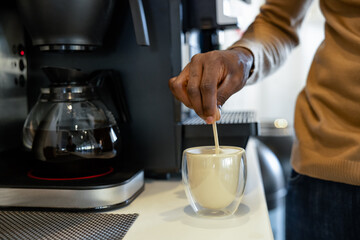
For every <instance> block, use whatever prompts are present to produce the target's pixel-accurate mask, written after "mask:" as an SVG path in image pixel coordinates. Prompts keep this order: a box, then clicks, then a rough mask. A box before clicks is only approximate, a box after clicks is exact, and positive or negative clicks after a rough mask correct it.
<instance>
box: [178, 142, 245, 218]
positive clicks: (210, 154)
mask: <svg viewBox="0 0 360 240" xmlns="http://www.w3.org/2000/svg"><path fill="white" fill-rule="evenodd" d="M246 171H247V170H246V155H245V150H244V149H243V148H240V147H231V146H221V147H220V149H219V151H218V152H216V150H215V147H214V146H202V147H194V148H188V149H186V150H185V151H184V152H183V159H182V179H183V183H184V186H185V192H186V196H187V198H188V200H189V202H190V205H191V207H192V209H193V210H194V211H195V213H196V214H197V215H199V216H206V217H222V216H223V217H224V216H229V215H232V214H234V213H235V212H236V210H237V209H238V207H239V205H240V202H241V199H242V197H243V195H244V190H245V185H246V174H247V173H246Z"/></svg>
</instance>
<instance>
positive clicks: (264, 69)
mask: <svg viewBox="0 0 360 240" xmlns="http://www.w3.org/2000/svg"><path fill="white" fill-rule="evenodd" d="M311 3H312V0H267V1H266V3H265V4H264V5H262V6H261V8H260V13H259V14H258V16H257V17H256V18H255V20H254V22H253V23H252V24H251V25H250V26H249V28H248V29H247V30H246V31H245V33H244V35H243V37H242V38H241V39H240V40H239V41H237V42H235V43H234V44H233V45H232V46H230V47H229V49H233V48H237V47H244V48H247V49H249V50H250V51H251V52H252V54H253V56H254V65H253V72H252V74H251V76H250V78H249V79H248V81H247V84H252V83H255V82H256V81H257V80H260V79H262V78H264V77H266V76H268V75H269V74H270V73H272V72H274V71H275V70H276V69H277V68H278V67H279V66H281V65H282V63H283V62H284V61H285V59H286V57H287V56H288V54H289V53H290V52H291V50H292V49H293V48H295V47H296V46H297V45H298V44H299V30H300V26H301V23H302V22H303V20H304V17H305V14H306V11H307V9H308V8H309V6H310V5H311Z"/></svg>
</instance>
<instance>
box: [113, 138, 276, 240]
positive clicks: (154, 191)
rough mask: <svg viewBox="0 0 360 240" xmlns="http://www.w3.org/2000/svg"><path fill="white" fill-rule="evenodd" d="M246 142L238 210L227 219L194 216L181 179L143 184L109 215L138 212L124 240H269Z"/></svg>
mask: <svg viewBox="0 0 360 240" xmlns="http://www.w3.org/2000/svg"><path fill="white" fill-rule="evenodd" d="M254 144H255V143H254V142H253V141H251V140H249V142H248V145H247V149H246V153H247V164H248V180H247V185H246V188H245V194H244V197H243V199H242V202H241V204H240V206H239V209H238V211H237V212H236V213H235V214H234V215H233V216H231V217H229V218H225V219H224V218H223V219H214V218H201V217H197V216H196V215H195V213H194V212H193V210H192V208H191V207H190V205H189V203H188V201H187V198H186V195H185V190H184V187H183V185H182V182H181V179H172V180H149V179H147V180H146V181H145V190H144V192H142V193H141V194H140V195H139V196H138V197H137V198H136V199H135V200H134V201H133V202H132V203H131V204H130V205H129V206H126V207H124V208H121V209H118V210H115V211H112V212H110V213H124V214H126V213H138V214H139V216H138V218H137V219H136V221H135V222H134V224H133V225H132V226H131V227H130V229H129V231H128V233H127V234H126V235H125V238H124V240H138V239H139V240H140V239H141V240H143V239H154V240H165V239H166V240H168V239H171V240H176V239H179V240H187V239H196V240H201V239H206V240H212V239H221V240H223V239H226V240H231V239H266V240H267V239H273V234H272V230H271V225H270V220H269V215H268V210H267V207H266V201H265V195H264V190H263V185H262V180H261V174H260V168H259V163H258V159H257V155H256V151H255V148H254Z"/></svg>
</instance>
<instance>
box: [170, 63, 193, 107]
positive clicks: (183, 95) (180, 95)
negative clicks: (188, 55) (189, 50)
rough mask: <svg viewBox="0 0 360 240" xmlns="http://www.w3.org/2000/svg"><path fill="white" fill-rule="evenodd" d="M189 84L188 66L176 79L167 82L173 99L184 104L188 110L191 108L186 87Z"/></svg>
mask: <svg viewBox="0 0 360 240" xmlns="http://www.w3.org/2000/svg"><path fill="white" fill-rule="evenodd" d="M188 82H189V64H188V65H186V66H185V68H184V69H183V70H182V71H181V73H180V74H179V75H178V76H177V77H173V78H171V79H170V80H169V88H170V90H171V92H172V94H173V95H174V97H175V98H176V99H177V100H179V101H181V102H182V103H184V104H185V106H187V107H188V108H192V105H191V102H190V99H189V97H188V95H187V90H186V89H187V85H188Z"/></svg>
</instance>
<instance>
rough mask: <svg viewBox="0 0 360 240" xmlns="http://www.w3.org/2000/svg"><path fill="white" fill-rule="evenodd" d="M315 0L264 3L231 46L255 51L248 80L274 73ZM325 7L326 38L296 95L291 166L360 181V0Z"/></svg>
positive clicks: (335, 0) (324, 0)
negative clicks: (299, 91) (304, 82)
mask: <svg viewBox="0 0 360 240" xmlns="http://www.w3.org/2000/svg"><path fill="white" fill-rule="evenodd" d="M311 2H312V1H311V0H268V1H267V2H266V4H265V5H263V6H262V8H261V12H260V14H259V15H258V16H257V18H256V20H255V21H254V23H253V24H252V25H251V26H250V27H249V28H248V30H247V31H246V33H245V34H244V36H243V38H242V39H241V40H240V41H238V42H236V43H235V44H234V45H233V46H232V48H233V47H239V46H241V47H246V48H248V49H250V50H251V51H252V53H253V55H254V61H255V62H254V64H255V68H254V72H253V74H252V76H251V77H250V78H249V80H248V82H250V83H252V82H256V81H257V80H259V79H261V78H263V77H265V76H267V75H268V74H270V73H271V72H272V71H274V70H275V69H276V68H277V67H278V66H280V65H281V64H282V63H283V62H284V60H285V59H286V56H287V55H288V54H289V52H290V51H291V50H292V49H293V48H294V47H295V46H296V45H298V43H299V37H298V31H299V27H300V25H301V22H302V21H303V19H304V16H305V14H306V11H307V9H308V7H309V6H310V4H311ZM320 8H321V11H322V13H323V15H324V17H325V19H326V22H325V39H324V41H323V42H322V44H321V45H320V46H319V48H318V50H317V52H316V54H315V57H314V59H313V62H312V65H311V68H310V71H309V74H308V79H307V83H306V86H305V87H304V89H303V90H302V91H301V93H300V94H299V96H298V99H297V103H296V109H295V123H294V125H295V134H296V140H295V143H294V146H293V152H292V159H291V161H292V166H293V168H294V169H295V170H296V171H298V172H299V173H301V174H304V175H308V176H311V177H315V178H319V179H324V180H330V181H335V182H342V183H347V184H352V185H358V186H360V0H320ZM288 80H289V81H291V79H288ZM274 87H279V86H274Z"/></svg>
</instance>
